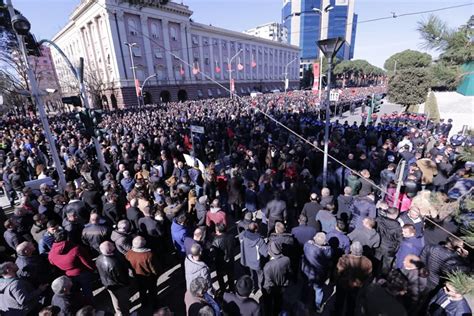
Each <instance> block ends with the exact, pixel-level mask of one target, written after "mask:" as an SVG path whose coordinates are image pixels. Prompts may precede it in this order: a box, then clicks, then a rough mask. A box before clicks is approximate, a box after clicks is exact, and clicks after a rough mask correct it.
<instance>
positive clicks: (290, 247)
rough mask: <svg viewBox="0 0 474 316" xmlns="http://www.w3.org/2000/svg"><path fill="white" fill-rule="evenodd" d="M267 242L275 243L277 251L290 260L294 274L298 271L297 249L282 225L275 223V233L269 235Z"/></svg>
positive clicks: (291, 236) (293, 239)
mask: <svg viewBox="0 0 474 316" xmlns="http://www.w3.org/2000/svg"><path fill="white" fill-rule="evenodd" d="M313 236H314V235H313ZM268 241H269V242H273V243H275V244H276V246H277V247H278V249H280V250H281V253H282V254H283V256H286V257H288V258H290V261H291V268H292V270H293V271H294V272H296V271H297V270H298V248H297V245H296V241H295V237H293V235H292V234H290V233H287V232H286V230H285V225H283V223H281V222H276V224H275V232H274V233H273V234H271V235H270V237H269V238H268Z"/></svg>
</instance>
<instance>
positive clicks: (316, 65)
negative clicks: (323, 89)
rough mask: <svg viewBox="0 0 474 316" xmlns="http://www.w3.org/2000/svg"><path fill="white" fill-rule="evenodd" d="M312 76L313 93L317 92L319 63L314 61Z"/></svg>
mask: <svg viewBox="0 0 474 316" xmlns="http://www.w3.org/2000/svg"><path fill="white" fill-rule="evenodd" d="M313 77H314V81H313V89H312V90H313V92H314V93H315V94H317V93H318V90H319V80H320V78H319V63H314V64H313Z"/></svg>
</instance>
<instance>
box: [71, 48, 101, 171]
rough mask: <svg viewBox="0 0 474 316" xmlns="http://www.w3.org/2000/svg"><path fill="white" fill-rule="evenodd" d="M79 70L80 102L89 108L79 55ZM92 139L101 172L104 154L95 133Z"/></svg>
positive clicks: (82, 66)
mask: <svg viewBox="0 0 474 316" xmlns="http://www.w3.org/2000/svg"><path fill="white" fill-rule="evenodd" d="M80 60H81V65H80V67H81V70H80V71H79V72H76V74H77V79H78V80H79V90H80V91H81V97H82V103H83V104H84V107H85V108H86V109H90V104H89V98H87V93H86V87H85V85H84V78H83V77H84V76H83V75H81V74H82V73H83V71H84V58H82V57H81V59H80ZM94 128H97V126H94ZM91 137H92V139H93V141H94V147H95V152H96V153H97V161H98V162H99V166H100V170H101V171H102V172H105V171H107V169H106V166H105V159H104V154H103V153H102V148H101V146H100V143H99V140H98V139H97V137H96V136H95V135H92V136H91Z"/></svg>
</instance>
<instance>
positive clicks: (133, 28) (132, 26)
mask: <svg viewBox="0 0 474 316" xmlns="http://www.w3.org/2000/svg"><path fill="white" fill-rule="evenodd" d="M137 30H138V27H137V22H136V21H135V20H133V19H132V18H129V19H128V31H129V32H130V35H137V34H138V32H137Z"/></svg>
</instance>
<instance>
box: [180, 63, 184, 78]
mask: <svg viewBox="0 0 474 316" xmlns="http://www.w3.org/2000/svg"><path fill="white" fill-rule="evenodd" d="M179 74H180V75H181V76H184V68H183V65H179Z"/></svg>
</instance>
